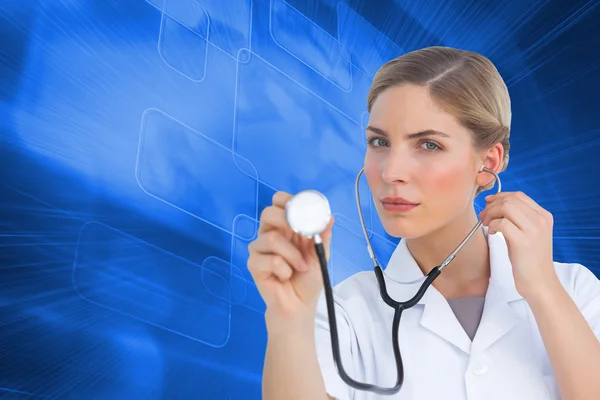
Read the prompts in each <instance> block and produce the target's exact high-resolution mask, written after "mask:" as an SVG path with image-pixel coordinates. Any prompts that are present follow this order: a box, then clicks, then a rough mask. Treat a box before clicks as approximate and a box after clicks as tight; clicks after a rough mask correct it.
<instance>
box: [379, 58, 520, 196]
mask: <svg viewBox="0 0 600 400" xmlns="http://www.w3.org/2000/svg"><path fill="white" fill-rule="evenodd" d="M402 84H415V85H420V86H425V87H427V88H429V91H430V95H431V97H432V99H433V100H434V102H435V103H436V104H437V105H438V106H439V107H441V108H442V109H443V110H444V111H446V112H448V113H449V114H451V115H453V116H454V117H455V118H456V119H457V120H458V121H459V123H460V124H462V125H463V126H464V127H465V128H467V129H469V130H470V131H471V132H472V137H473V144H474V146H475V147H476V148H478V149H486V148H490V147H492V146H493V145H495V144H496V143H501V144H502V147H503V148H504V159H503V160H502V168H501V170H500V171H499V172H502V171H504V170H506V167H507V166H508V158H509V156H508V152H509V150H510V141H509V139H510V123H511V108H510V96H509V94H508V88H507V87H506V84H505V82H504V80H503V79H502V77H501V76H500V73H499V72H498V70H497V69H496V67H495V66H494V64H493V63H492V62H491V61H490V60H489V59H488V58H486V57H485V56H483V55H481V54H478V53H475V52H472V51H467V50H460V49H455V48H451V47H441V46H432V47H426V48H423V49H419V50H415V51H412V52H409V53H406V54H403V55H401V56H400V57H397V58H395V59H393V60H391V61H388V62H387V63H385V64H384V65H383V66H382V67H381V68H380V69H379V70H378V71H377V73H376V74H375V77H374V79H373V83H372V85H371V89H370V91H369V94H368V97H367V109H368V110H369V112H371V107H372V106H373V103H374V102H375V100H376V99H377V97H378V96H379V94H381V93H382V92H383V91H384V90H386V89H388V88H390V87H392V86H399V85H402ZM493 185H494V182H493V181H492V182H491V183H490V184H489V185H488V187H485V188H483V187H481V188H478V191H477V193H480V192H481V191H483V190H486V189H488V188H491V187H493Z"/></svg>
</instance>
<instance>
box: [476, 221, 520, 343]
mask: <svg viewBox="0 0 600 400" xmlns="http://www.w3.org/2000/svg"><path fill="white" fill-rule="evenodd" d="M484 232H485V234H486V237H487V240H488V246H489V249H490V269H491V276H490V283H489V286H488V290H487V293H486V296H485V304H484V308H483V314H482V316H481V322H480V324H479V328H478V329H477V332H476V334H475V337H474V339H473V343H472V346H471V353H472V354H473V355H477V354H479V353H481V352H483V351H485V350H486V349H487V348H489V347H490V346H491V345H493V344H494V343H495V342H497V341H498V340H500V339H501V338H502V337H503V336H504V335H506V334H507V333H508V332H510V331H511V330H512V329H513V328H514V327H515V326H516V325H517V323H518V322H519V318H518V315H517V313H516V312H515V310H514V309H513V307H512V306H511V303H512V302H514V301H517V300H522V299H523V297H522V296H521V295H520V294H519V292H518V291H517V289H516V287H515V282H514V277H513V273H512V265H511V263H510V259H509V257H508V248H507V245H506V240H505V239H504V236H502V233H500V232H498V233H496V234H494V235H488V234H487V228H484Z"/></svg>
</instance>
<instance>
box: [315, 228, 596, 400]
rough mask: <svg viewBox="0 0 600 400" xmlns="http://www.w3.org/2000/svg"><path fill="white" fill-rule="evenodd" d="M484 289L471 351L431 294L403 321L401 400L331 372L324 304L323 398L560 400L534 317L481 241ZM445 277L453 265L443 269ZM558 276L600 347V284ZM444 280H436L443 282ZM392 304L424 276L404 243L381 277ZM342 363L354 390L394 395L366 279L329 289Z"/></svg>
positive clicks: (387, 311) (382, 313) (386, 331)
mask: <svg viewBox="0 0 600 400" xmlns="http://www.w3.org/2000/svg"><path fill="white" fill-rule="evenodd" d="M484 233H485V235H486V237H487V240H488V245H489V248H490V264H491V279H490V284H489V287H488V291H487V294H486V297H485V305H484V310H483V315H482V318H481V322H480V324H479V328H478V330H477V333H476V335H475V337H474V339H473V341H472V342H471V340H470V339H469V337H468V336H467V334H466V332H465V331H464V329H463V328H462V326H461V325H460V323H459V322H458V320H457V319H456V317H455V315H454V313H453V312H452V310H451V308H450V307H449V305H448V302H447V301H446V299H445V298H444V297H443V296H442V295H441V294H440V293H439V292H438V291H437V290H436V289H435V288H434V287H433V286H431V287H430V288H429V290H428V291H427V292H426V294H425V295H424V296H423V298H422V299H421V301H420V302H419V303H418V304H417V305H415V306H414V307H413V308H411V309H409V310H406V311H404V312H403V315H402V320H401V322H400V351H401V353H402V360H403V362H404V373H405V376H404V385H403V387H402V388H401V390H400V392H399V393H397V394H395V395H391V396H384V395H376V394H373V393H371V392H365V391H360V390H355V389H352V388H350V387H349V386H348V385H346V384H345V383H344V382H343V381H342V380H341V378H340V377H339V375H338V372H337V370H336V368H335V365H334V363H333V355H332V352H331V339H330V333H329V322H328V319H327V308H326V304H325V299H324V295H321V298H320V302H319V307H318V312H317V318H316V346H317V355H318V359H319V364H320V366H321V371H322V374H323V378H324V381H325V386H326V388H327V392H328V393H329V394H330V395H331V396H333V397H334V398H336V399H339V400H350V399H352V400H366V399H389V400H400V399H402V400H407V399H411V400H432V399H445V400H463V399H485V400H495V399H498V400H508V399H510V400H521V399H522V400H538V399H539V400H542V399H543V400H549V399H550V400H552V399H559V393H558V388H557V386H556V383H555V379H554V375H553V372H552V366H551V364H550V360H549V359H548V355H547V353H546V350H545V347H544V344H543V342H542V339H541V336H540V333H539V330H538V328H537V324H536V321H535V319H534V316H533V313H532V312H531V309H530V308H529V306H528V304H527V302H526V301H525V300H524V299H523V297H522V296H521V295H519V293H518V291H517V290H516V288H515V284H514V280H513V275H512V267H511V264H510V260H509V258H508V251H507V247H506V241H505V239H504V237H503V236H502V234H495V235H487V229H484ZM448 268H452V264H450V266H448ZM555 268H556V271H557V273H558V276H559V278H560V280H561V282H562V284H563V286H564V287H565V289H566V290H567V291H568V293H569V295H570V296H571V297H572V298H573V299H574V300H575V302H576V303H577V306H578V307H579V309H580V310H581V311H582V312H583V315H584V317H585V318H586V320H587V321H588V323H589V324H590V326H591V327H592V329H593V330H594V332H595V334H596V336H597V337H599V338H600V281H599V280H598V279H597V278H596V277H595V276H594V274H593V273H592V272H591V271H590V270H589V269H587V268H586V267H584V266H582V265H580V264H564V263H558V262H556V263H555ZM442 273H443V272H442ZM385 275H386V284H387V288H388V291H389V293H390V296H391V297H392V298H393V299H395V300H397V301H405V300H408V299H409V298H411V297H412V296H413V295H414V294H415V293H416V290H417V288H418V286H419V285H420V284H415V285H406V284H400V283H397V282H394V279H395V280H398V281H401V282H408V281H411V280H414V279H418V278H420V277H422V276H423V274H422V272H421V270H420V269H419V267H418V266H417V264H416V262H415V260H414V258H413V257H412V255H411V254H410V252H409V251H408V249H407V247H406V244H405V242H404V241H400V243H399V245H398V246H397V248H396V249H395V251H394V253H393V254H392V256H391V258H390V261H389V263H388V266H387V267H386V269H385ZM334 298H335V300H336V317H337V326H338V333H339V340H340V350H341V354H342V361H343V364H344V368H345V370H346V372H347V373H348V374H349V375H350V376H351V377H352V378H353V379H355V380H358V381H361V382H366V383H373V384H377V385H379V386H387V387H389V386H393V385H394V383H395V381H396V367H395V363H394V354H393V347H392V336H391V335H392V319H393V314H394V310H393V309H392V308H391V307H389V306H388V305H387V304H385V303H384V302H383V300H382V299H381V297H380V295H379V286H378V284H377V280H376V277H375V274H374V273H373V272H372V271H366V272H360V273H358V274H356V275H353V276H351V277H350V278H348V279H346V280H345V281H343V282H341V283H339V284H338V285H336V286H335V288H334Z"/></svg>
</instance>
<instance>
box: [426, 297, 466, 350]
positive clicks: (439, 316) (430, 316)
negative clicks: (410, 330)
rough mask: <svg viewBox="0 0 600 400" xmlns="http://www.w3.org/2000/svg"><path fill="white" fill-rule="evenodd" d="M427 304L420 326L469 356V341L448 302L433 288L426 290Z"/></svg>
mask: <svg viewBox="0 0 600 400" xmlns="http://www.w3.org/2000/svg"><path fill="white" fill-rule="evenodd" d="M428 292H429V294H428V296H427V302H426V304H425V309H424V310H423V316H422V317H421V326H423V327H424V328H427V329H429V330H430V331H431V332H433V333H435V334H436V335H438V336H439V337H441V338H443V339H444V340H446V341H448V342H449V343H452V344H453V345H454V346H456V347H458V348H459V349H461V350H462V351H463V352H465V353H467V354H469V353H470V351H471V339H469V336H467V333H466V332H465V330H464V328H463V327H462V326H461V325H460V322H459V321H458V319H457V318H456V316H455V315H454V312H453V311H452V309H451V308H450V305H449V304H448V301H447V300H446V298H445V297H444V296H442V294H441V293H440V292H439V291H438V290H437V289H436V288H435V287H433V286H431V287H430V288H429V290H428Z"/></svg>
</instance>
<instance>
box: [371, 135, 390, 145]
mask: <svg viewBox="0 0 600 400" xmlns="http://www.w3.org/2000/svg"><path fill="white" fill-rule="evenodd" d="M368 144H369V146H373V147H381V146H386V145H387V141H386V140H385V139H382V138H378V137H375V138H371V139H369V140H368Z"/></svg>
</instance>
